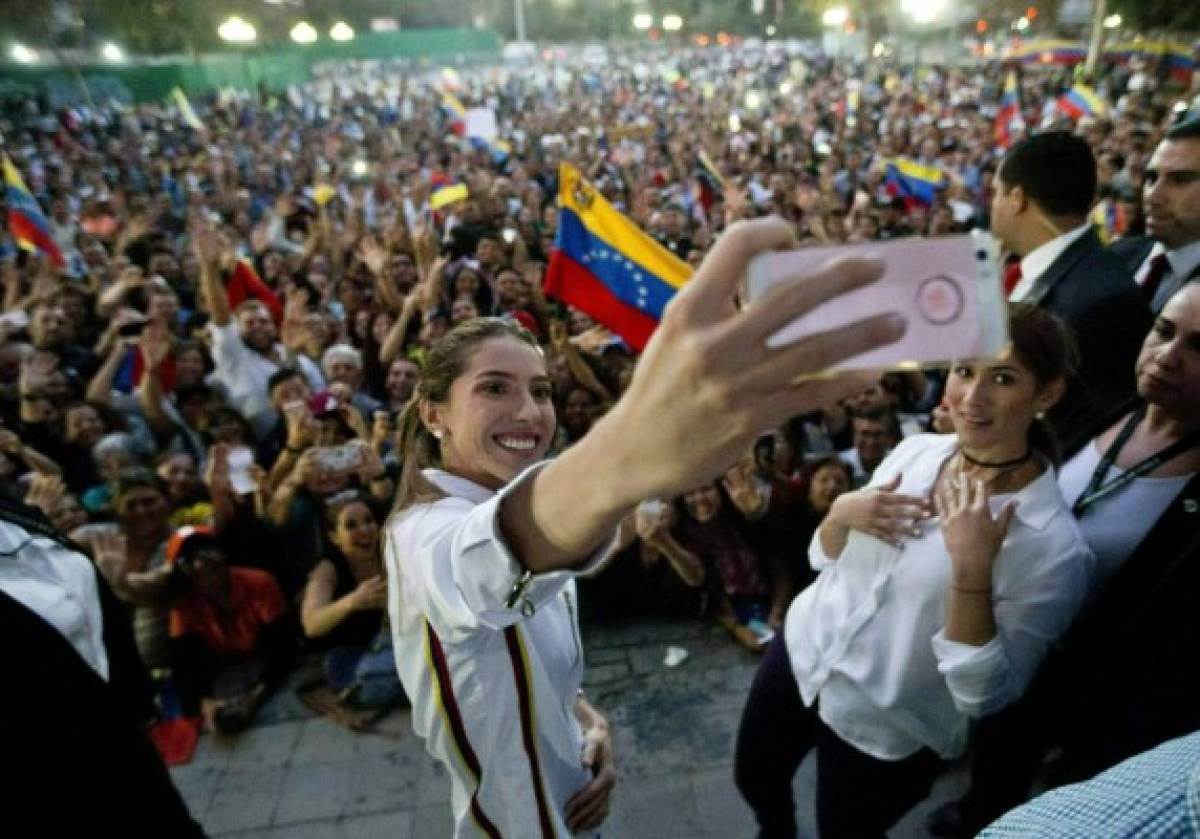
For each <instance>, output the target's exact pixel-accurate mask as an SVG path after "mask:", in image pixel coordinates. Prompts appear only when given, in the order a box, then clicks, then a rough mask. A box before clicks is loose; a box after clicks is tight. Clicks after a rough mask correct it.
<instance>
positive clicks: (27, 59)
mask: <svg viewBox="0 0 1200 839" xmlns="http://www.w3.org/2000/svg"><path fill="white" fill-rule="evenodd" d="M8 54H9V55H11V56H12V57H13V58H14V59H15V60H17V61H20V62H21V63H22V64H32V63H34V62H35V61H37V60H38V54H37V50H31V49H30V48H29V47H27V46H25V45H24V44H13V45H12V49H10V50H9V51H8Z"/></svg>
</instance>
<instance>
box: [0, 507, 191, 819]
mask: <svg viewBox="0 0 1200 839" xmlns="http://www.w3.org/2000/svg"><path fill="white" fill-rule="evenodd" d="M0 516H3V517H4V518H5V519H7V520H9V521H11V522H12V523H14V524H17V525H19V526H22V527H26V529H27V530H28V531H29V532H31V533H37V534H38V535H47V536H52V537H54V536H56V534H54V532H53V530H52V529H50V528H49V525H48V522H44V519H43V520H41V523H39V522H38V519H39V518H40V513H38V512H37V511H36V510H33V509H32V508H29V507H25V506H24V505H13V504H12V503H11V502H2V503H0ZM58 538H59V540H60V541H62V542H63V543H64V545H65V544H67V543H66V540H63V539H61V537H58ZM4 561H6V558H5V557H0V562H4ZM96 579H97V583H98V586H99V595H100V605H101V610H102V613H103V616H104V647H105V651H106V652H107V655H108V664H109V679H108V681H105V680H104V679H102V678H101V677H100V676H99V674H97V673H96V671H95V670H93V669H92V668H91V667H90V666H89V665H88V664H87V662H86V661H84V659H83V658H82V657H81V656H80V655H79V653H78V652H77V651H76V650H75V648H74V647H73V646H72V645H71V643H70V642H69V641H67V639H66V638H64V637H63V636H62V634H61V633H59V632H58V631H57V630H56V629H54V628H53V627H52V626H50V625H49V624H48V623H46V622H45V621H44V620H43V619H42V618H41V617H40V616H39V615H37V614H36V613H35V612H33V611H32V610H30V609H29V608H27V607H26V606H25V605H24V604H23V603H21V602H20V601H18V600H16V599H15V598H12V597H10V596H8V595H7V594H5V593H3V592H0V638H3V645H4V646H3V649H4V661H5V684H4V689H3V690H2V691H0V788H2V789H3V790H4V801H5V806H4V809H3V813H0V819H2V820H3V821H0V825H2V826H0V833H3V834H5V835H7V834H8V833H10V832H11V831H12V830H14V829H16V826H17V825H20V824H24V825H26V826H27V827H26V828H21V830H28V826H30V825H36V830H35V831H33V832H35V833H36V834H37V835H39V836H68V835H76V834H77V833H78V832H79V827H80V825H84V824H86V825H87V827H88V828H89V829H90V830H92V831H96V830H98V831H99V833H102V834H105V835H109V834H111V835H114V836H128V837H171V838H172V839H173V837H186V839H191V837H203V836H204V832H203V830H202V829H201V828H200V826H199V825H198V824H196V822H194V821H193V820H192V818H191V816H190V815H189V814H188V810H187V806H186V805H185V804H184V802H183V800H182V798H181V797H180V795H179V792H178V791H177V790H176V789H175V786H174V784H173V783H172V781H171V777H170V775H169V774H168V772H167V769H166V767H165V766H164V765H163V762H162V759H161V758H160V757H159V755H158V752H157V751H156V750H155V748H154V746H153V744H152V743H151V742H150V740H149V738H148V737H147V736H146V729H147V726H148V724H149V722H150V720H151V719H152V718H153V715H154V704H153V701H152V691H151V685H150V680H149V678H148V677H147V675H146V671H145V669H144V668H143V666H142V663H141V659H140V658H139V657H138V652H137V646H136V644H135V643H134V640H133V630H132V627H131V626H130V621H129V617H128V614H127V612H126V610H125V608H124V607H123V606H122V604H121V603H120V602H119V601H118V600H117V598H116V596H115V595H114V594H113V593H112V590H111V589H110V588H109V587H108V585H107V584H106V583H105V581H104V578H103V577H102V576H101V575H100V574H97V575H96Z"/></svg>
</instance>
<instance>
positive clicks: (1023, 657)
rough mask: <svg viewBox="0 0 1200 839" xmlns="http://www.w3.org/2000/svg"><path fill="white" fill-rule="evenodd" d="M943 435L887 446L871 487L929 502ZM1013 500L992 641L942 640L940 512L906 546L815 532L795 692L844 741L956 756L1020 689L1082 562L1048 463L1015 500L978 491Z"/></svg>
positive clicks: (1061, 615)
mask: <svg viewBox="0 0 1200 839" xmlns="http://www.w3.org/2000/svg"><path fill="white" fill-rule="evenodd" d="M957 446H958V443H957V440H956V438H955V437H954V435H952V434H946V435H938V434H921V435H917V436H914V437H909V438H907V439H906V440H904V441H903V442H902V443H900V445H898V446H897V447H896V448H895V449H894V450H893V451H892V453H891V454H890V455H888V457H887V459H886V460H884V461H883V463H881V464H880V465H879V467H878V468H877V469H876V470H875V474H874V476H873V477H872V479H871V485H873V486H875V485H879V484H883V483H886V482H887V481H889V480H891V478H892V477H893V476H895V475H896V474H897V473H903V479H902V481H901V484H900V486H899V488H898V489H897V490H896V491H897V492H900V493H903V494H906V495H916V496H921V497H928V496H929V494H930V492H931V490H932V487H933V484H934V481H935V479H936V478H937V474H938V470H939V469H940V468H941V465H942V463H943V462H944V461H945V460H946V459H947V458H948V457H950V456H951V455H952V454H953V453H954V452H955V450H956V449H957ZM1013 497H1015V499H1016V501H1017V504H1018V506H1017V510H1016V515H1015V516H1014V517H1013V520H1012V523H1011V524H1010V525H1009V528H1008V535H1007V536H1006V537H1005V540H1004V544H1003V545H1002V546H1001V549H1000V553H999V554H998V555H997V557H996V560H995V564H994V565H993V570H992V608H993V610H994V613H995V617H996V627H997V635H996V637H994V638H993V639H992V640H990V641H989V642H988V643H987V644H984V645H983V646H978V647H977V646H971V645H968V644H962V643H958V642H955V641H950V640H947V639H946V637H945V621H946V606H947V592H948V590H949V586H950V579H951V563H950V555H949V553H948V552H947V551H946V547H945V543H944V542H943V539H942V532H941V528H940V527H939V525H938V522H937V520H936V519H935V520H931V521H928V522H926V523H925V525H924V527H923V528H922V533H921V535H920V536H918V537H914V538H909V539H908V540H907V541H906V542H905V544H904V545H903V547H901V548H894V547H892V546H891V545H888V544H887V543H885V542H881V541H880V540H878V539H876V538H874V537H872V536H868V535H866V534H864V533H860V532H858V531H853V530H852V531H851V532H850V535H849V538H848V540H847V542H846V547H845V548H844V549H843V551H842V553H841V555H840V556H838V557H836V558H834V557H828V556H826V555H825V553H824V551H823V550H822V547H821V541H820V534H819V533H818V534H817V535H815V536H814V537H813V541H812V544H811V546H810V548H809V559H810V561H811V563H812V565H813V567H814V568H815V569H816V570H818V571H819V572H820V573H819V575H818V577H817V579H816V581H815V582H814V583H813V584H812V585H810V586H809V587H808V588H807V589H805V590H804V591H803V592H801V593H800V595H798V596H797V597H796V599H795V601H793V603H792V606H791V608H790V609H789V610H788V615H787V622H786V624H785V628H784V633H785V634H784V637H785V639H786V641H787V647H788V653H789V656H790V659H791V663H792V670H793V672H794V673H795V676H796V682H797V684H798V685H799V687H800V695H801V697H802V699H803V700H804V703H805V704H806V705H809V706H811V705H812V704H813V703H814V702H816V703H817V707H818V713H819V714H820V716H821V719H822V720H824V722H825V723H826V725H828V726H829V727H830V728H831V729H833V730H834V731H835V732H837V734H838V736H840V737H841V738H842V739H843V740H845V741H846V742H848V743H850V744H851V745H853V746H854V747H855V748H857V749H859V750H860V751H862V752H865V753H867V754H869V755H873V756H875V757H877V758H880V759H882V760H901V759H903V758H906V757H909V756H910V755H912V754H914V753H915V752H917V751H918V750H919V749H921V748H922V747H927V748H930V749H932V750H933V751H934V752H936V753H937V754H939V755H941V756H942V757H944V758H954V757H956V756H958V755H960V754H962V752H963V750H964V749H965V748H966V745H967V738H968V735H969V730H970V720H971V719H972V718H976V717H981V716H984V715H986V714H990V713H992V712H994V711H996V710H998V709H999V708H1001V707H1002V706H1004V705H1005V704H1007V703H1009V702H1011V701H1013V700H1014V699H1016V698H1017V697H1019V696H1020V695H1021V693H1022V692H1023V691H1024V690H1025V688H1026V687H1027V686H1028V684H1029V681H1030V679H1032V678H1033V675H1034V672H1035V671H1036V669H1037V666H1038V664H1039V663H1040V661H1041V659H1042V657H1043V656H1044V655H1045V653H1046V650H1047V648H1048V647H1049V646H1050V644H1052V643H1053V642H1054V641H1055V640H1056V639H1057V638H1058V637H1059V636H1061V635H1062V634H1063V632H1065V631H1066V629H1067V627H1068V626H1069V625H1070V622H1071V619H1072V618H1073V617H1074V615H1075V612H1076V610H1077V609H1078V607H1079V604H1080V603H1081V601H1082V599H1083V597H1084V594H1085V593H1086V591H1087V587H1088V579H1089V576H1090V573H1091V564H1092V556H1091V553H1090V552H1089V551H1088V548H1087V546H1086V544H1085V543H1084V541H1083V537H1082V536H1081V535H1080V533H1079V528H1078V526H1077V525H1076V523H1075V519H1074V518H1073V517H1072V516H1071V513H1070V511H1069V510H1068V509H1067V507H1066V504H1065V503H1064V502H1063V499H1062V495H1061V494H1060V493H1059V491H1058V485H1057V483H1056V482H1055V478H1054V472H1053V470H1051V469H1046V470H1045V471H1044V472H1043V473H1042V474H1041V476H1040V477H1038V478H1037V479H1035V480H1034V481H1032V482H1031V483H1029V484H1028V485H1027V486H1026V487H1025V488H1024V489H1022V490H1021V491H1020V492H1019V493H1017V494H1016V495H1015V496H994V497H992V498H991V499H989V502H990V507H991V509H992V512H993V514H995V513H996V512H998V511H999V509H1000V508H1001V507H1002V506H1003V505H1004V503H1005V502H1006V501H1008V500H1009V499H1010V498H1013Z"/></svg>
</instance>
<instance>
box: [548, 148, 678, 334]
mask: <svg viewBox="0 0 1200 839" xmlns="http://www.w3.org/2000/svg"><path fill="white" fill-rule="evenodd" d="M558 184H559V191H558V204H559V216H558V236H557V238H556V239H555V242H554V250H553V252H552V253H551V255H550V264H549V266H548V267H547V270H546V281H545V292H546V294H547V295H551V296H554V297H557V298H558V299H559V300H562V301H563V302H564V303H567V304H569V305H571V306H574V307H575V308H577V309H580V310H581V311H583V312H586V313H587V314H589V315H591V316H592V317H593V318H595V319H596V321H597V322H598V323H600V324H602V325H604V326H606V327H608V328H609V329H610V330H612V331H613V332H614V333H616V334H617V335H619V336H620V337H621V338H622V339H624V341H625V343H627V344H629V346H630V347H632V348H633V349H634V350H636V351H638V352H641V350H642V349H643V348H645V346H646V343H647V342H648V341H649V340H650V336H651V334H653V332H654V329H655V327H657V326H658V322H659V320H661V318H662V315H663V310H664V309H665V308H666V306H667V303H668V302H669V301H670V300H671V298H672V297H674V296H675V292H677V291H678V290H679V289H680V288H681V287H682V286H683V285H684V283H686V282H687V281H688V279H690V278H691V275H692V268H691V266H690V265H688V264H687V263H686V262H684V261H683V260H681V259H679V258H678V257H676V256H675V255H674V254H672V253H671V252H670V251H669V250H667V249H666V248H664V247H663V246H662V245H660V244H659V243H658V242H656V241H655V240H654V239H652V238H651V237H650V235H649V234H647V233H646V232H645V231H643V230H642V229H641V228H640V227H638V226H637V224H635V223H634V222H633V221H631V220H630V219H628V218H626V217H625V216H623V215H622V214H621V213H620V212H618V211H617V210H616V208H614V207H613V206H612V205H611V204H609V203H608V202H607V201H605V200H604V197H603V196H601V195H600V194H599V193H598V192H597V191H596V189H595V188H594V187H593V186H592V185H591V184H589V183H588V182H587V181H586V180H584V178H583V175H582V174H580V172H579V170H578V169H576V168H575V167H573V166H571V165H570V164H567V163H563V164H562V165H561V166H560V167H559V173H558Z"/></svg>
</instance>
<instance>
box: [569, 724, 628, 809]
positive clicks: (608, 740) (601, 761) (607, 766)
mask: <svg viewBox="0 0 1200 839" xmlns="http://www.w3.org/2000/svg"><path fill="white" fill-rule="evenodd" d="M583 736H584V744H583V765H584V767H585V768H587V769H590V770H591V771H592V780H591V781H590V782H589V783H588V785H587V786H585V787H584V788H583V789H581V790H579V792H577V793H575V794H574V795H573V796H571V800H570V801H568V802H567V806H566V808H565V809H564V810H563V818H564V819H566V822H567V827H568V828H570V830H571V832H572V833H574V832H576V831H579V830H591V829H594V828H597V827H599V826H600V825H601V823H603V821H604V819H605V818H606V817H607V816H608V806H609V801H610V799H611V798H612V792H613V790H614V789H615V788H616V786H617V770H616V767H615V766H614V765H613V751H612V734H611V733H610V732H609V730H608V722H607V721H605V719H604V717H602V716H601V715H600V714H599V713H597V712H595V711H593V712H592V725H591V726H590V727H588V728H587V729H586V730H585V731H584V734H583Z"/></svg>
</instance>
